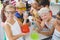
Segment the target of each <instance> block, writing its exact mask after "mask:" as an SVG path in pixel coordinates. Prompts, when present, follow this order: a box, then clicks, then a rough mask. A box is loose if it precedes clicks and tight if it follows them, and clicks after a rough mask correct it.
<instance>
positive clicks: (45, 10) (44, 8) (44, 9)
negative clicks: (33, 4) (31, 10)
mask: <svg viewBox="0 0 60 40" xmlns="http://www.w3.org/2000/svg"><path fill="white" fill-rule="evenodd" d="M49 11H50V10H49V9H48V8H46V7H43V8H41V9H40V11H39V12H38V13H39V16H41V15H42V14H49Z"/></svg>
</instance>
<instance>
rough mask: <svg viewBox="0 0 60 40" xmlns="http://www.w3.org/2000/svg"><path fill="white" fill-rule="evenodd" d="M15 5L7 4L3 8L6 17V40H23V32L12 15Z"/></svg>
mask: <svg viewBox="0 0 60 40" xmlns="http://www.w3.org/2000/svg"><path fill="white" fill-rule="evenodd" d="M15 11H16V10H15V7H14V6H12V5H7V6H6V8H5V16H6V17H7V19H6V22H5V25H4V29H5V34H6V39H7V40H23V37H22V36H24V35H26V34H25V33H22V32H21V28H20V26H19V22H18V21H17V19H16V18H15V17H14V13H15Z"/></svg>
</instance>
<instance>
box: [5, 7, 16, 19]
mask: <svg viewBox="0 0 60 40" xmlns="http://www.w3.org/2000/svg"><path fill="white" fill-rule="evenodd" d="M15 11H16V10H15V9H13V8H10V9H7V10H6V12H5V15H6V17H7V18H13V17H14V14H15Z"/></svg>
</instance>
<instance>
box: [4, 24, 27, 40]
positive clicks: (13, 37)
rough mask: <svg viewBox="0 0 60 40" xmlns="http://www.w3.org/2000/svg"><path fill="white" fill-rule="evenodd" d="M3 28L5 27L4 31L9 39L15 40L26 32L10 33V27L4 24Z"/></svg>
mask: <svg viewBox="0 0 60 40" xmlns="http://www.w3.org/2000/svg"><path fill="white" fill-rule="evenodd" d="M4 29H5V32H6V34H7V36H8V38H9V40H17V39H18V38H20V37H22V36H24V35H26V33H21V34H17V35H12V31H11V28H10V26H9V25H7V24H5V25H4Z"/></svg>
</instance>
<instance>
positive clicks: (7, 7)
mask: <svg viewBox="0 0 60 40" xmlns="http://www.w3.org/2000/svg"><path fill="white" fill-rule="evenodd" d="M9 8H13V9H16V8H15V7H14V6H13V5H7V6H6V7H5V11H6V10H7V9H9Z"/></svg>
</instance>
